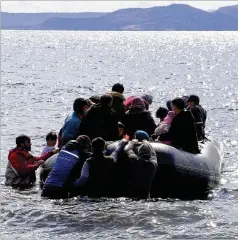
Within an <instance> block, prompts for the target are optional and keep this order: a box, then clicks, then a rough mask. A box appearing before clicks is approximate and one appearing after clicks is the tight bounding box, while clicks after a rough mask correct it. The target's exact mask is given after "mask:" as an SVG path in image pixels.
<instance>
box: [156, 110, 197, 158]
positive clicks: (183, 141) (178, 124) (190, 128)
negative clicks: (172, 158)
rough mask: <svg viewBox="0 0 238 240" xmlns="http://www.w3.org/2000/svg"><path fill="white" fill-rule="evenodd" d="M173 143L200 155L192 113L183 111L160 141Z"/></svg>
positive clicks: (174, 119)
mask: <svg viewBox="0 0 238 240" xmlns="http://www.w3.org/2000/svg"><path fill="white" fill-rule="evenodd" d="M164 137H166V138H165V139H167V140H170V141H171V145H172V146H174V147H176V148H181V149H183V150H184V151H187V152H191V153H199V152H200V151H199V148H198V139H197V133H196V126H195V120H194V117H193V115H192V113H191V112H190V111H181V112H180V113H178V114H177V115H176V116H175V117H174V118H173V121H172V123H171V126H170V129H169V132H168V133H167V134H164V135H163V134H162V135H161V136H160V140H161V141H163V140H164Z"/></svg>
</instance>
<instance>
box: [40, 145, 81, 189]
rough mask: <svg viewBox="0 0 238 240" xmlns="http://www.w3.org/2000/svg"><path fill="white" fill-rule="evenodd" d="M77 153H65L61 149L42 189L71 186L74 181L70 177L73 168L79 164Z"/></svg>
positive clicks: (74, 151) (76, 151) (65, 151)
mask: <svg viewBox="0 0 238 240" xmlns="http://www.w3.org/2000/svg"><path fill="white" fill-rule="evenodd" d="M79 161H80V159H79V151H78V150H73V151H71V152H70V151H67V150H65V149H62V150H61V151H60V153H59V155H58V157H57V159H56V162H55V164H54V166H53V170H52V171H51V172H50V174H49V176H48V177H47V179H46V181H45V184H44V188H45V187H46V188H47V186H54V187H60V188H63V187H66V188H67V187H71V186H70V185H72V184H73V181H74V180H75V179H72V180H71V181H70V179H71V178H73V176H72V170H73V169H74V168H75V166H76V165H77V164H78V163H79Z"/></svg>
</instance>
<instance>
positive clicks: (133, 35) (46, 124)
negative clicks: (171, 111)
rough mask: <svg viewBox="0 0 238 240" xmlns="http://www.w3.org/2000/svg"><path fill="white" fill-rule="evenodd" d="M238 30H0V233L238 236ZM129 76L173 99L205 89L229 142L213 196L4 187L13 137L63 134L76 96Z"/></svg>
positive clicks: (215, 124) (137, 87)
mask: <svg viewBox="0 0 238 240" xmlns="http://www.w3.org/2000/svg"><path fill="white" fill-rule="evenodd" d="M237 52H238V32H66V31H65V32H60V31H2V59H1V63H2V64H1V102H2V105H1V225H0V238H1V239H15V238H17V239H75V237H78V238H80V239H88V238H93V239H102V238H108V239H115V238H121V239H124V238H135V239H141V238H150V239H152V238H153V239H165V238H180V239H185V238H199V239H205V238H223V239H224V238H233V239H234V238H238V217H237V216H238V126H237V121H238V87H237V83H238V59H237ZM115 82H122V83H123V84H124V86H125V95H126V96H130V95H134V94H139V95H140V94H142V93H150V94H152V95H153V96H154V102H153V104H152V107H151V111H152V112H153V114H154V113H155V110H156V109H157V107H159V106H164V105H165V102H166V100H167V99H171V98H173V97H176V96H181V95H189V94H194V93H196V94H198V95H199V96H200V98H201V103H202V105H203V106H204V107H205V108H206V110H207V111H208V120H207V126H206V131H207V133H209V134H211V135H212V136H213V137H214V138H216V139H218V140H219V141H220V142H221V143H222V144H223V145H224V161H223V162H224V169H223V171H224V172H223V174H222V180H221V184H220V186H218V187H217V189H214V191H213V193H212V195H211V197H210V198H209V200H206V201H201V200H196V201H180V200H172V199H168V200H162V199H156V200H149V201H131V200H129V199H124V198H120V199H114V200H105V199H104V200H103V199H97V200H90V199H87V198H80V197H79V198H73V199H68V200H47V199H43V198H41V197H40V191H39V186H38V185H36V186H35V187H34V188H33V189H31V190H26V191H18V190H14V189H11V188H7V187H5V186H4V184H3V183H4V173H5V168H6V164H7V155H8V150H9V149H10V148H12V147H14V146H15V144H14V143H15V137H16V136H17V135H19V134H21V133H27V134H28V135H29V136H31V137H32V153H33V154H34V155H39V154H40V152H41V150H42V148H43V146H44V143H45V140H44V139H45V135H46V134H47V133H48V132H49V131H51V130H56V131H57V132H58V131H59V129H60V127H61V125H62V124H63V122H64V119H65V117H66V115H68V114H70V113H71V109H72V103H73V100H74V99H75V98H76V97H79V96H82V97H90V96H92V95H95V94H101V93H104V92H107V91H109V90H110V88H111V86H112V85H113V84H114V83H115Z"/></svg>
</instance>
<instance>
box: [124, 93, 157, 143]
mask: <svg viewBox="0 0 238 240" xmlns="http://www.w3.org/2000/svg"><path fill="white" fill-rule="evenodd" d="M123 123H124V125H125V127H126V133H127V135H128V136H129V137H130V139H132V138H133V136H134V134H135V132H136V131H137V130H143V131H145V132H147V133H148V134H149V135H151V134H153V133H154V130H155V128H156V124H155V121H154V119H153V117H152V116H151V113H150V112H149V111H147V110H146V107H145V104H144V101H143V99H141V98H140V97H136V98H134V99H133V101H132V103H131V107H130V109H129V110H128V111H127V112H126V114H125V117H124V120H123Z"/></svg>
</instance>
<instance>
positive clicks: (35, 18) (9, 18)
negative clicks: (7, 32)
mask: <svg viewBox="0 0 238 240" xmlns="http://www.w3.org/2000/svg"><path fill="white" fill-rule="evenodd" d="M104 14H105V13H96V12H95V13H94V12H83V13H7V12H1V27H2V28H9V27H14V26H34V25H39V24H41V23H43V22H45V21H46V20H48V19H50V18H53V17H60V18H93V17H101V16H103V15H104Z"/></svg>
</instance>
